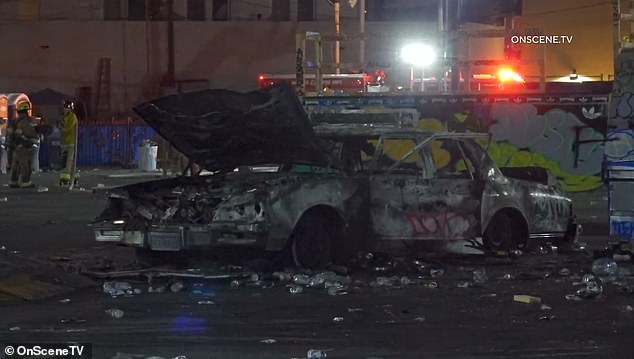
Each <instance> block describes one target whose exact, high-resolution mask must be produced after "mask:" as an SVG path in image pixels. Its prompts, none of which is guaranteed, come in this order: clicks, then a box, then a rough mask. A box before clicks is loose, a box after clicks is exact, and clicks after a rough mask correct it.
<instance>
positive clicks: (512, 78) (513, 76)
mask: <svg viewBox="0 0 634 359" xmlns="http://www.w3.org/2000/svg"><path fill="white" fill-rule="evenodd" d="M497 78H498V80H499V81H500V82H503V83H504V82H522V83H523V82H524V78H522V76H521V75H520V74H518V73H517V72H515V71H514V70H513V69H511V68H509V67H503V68H501V69H499V70H498V73H497Z"/></svg>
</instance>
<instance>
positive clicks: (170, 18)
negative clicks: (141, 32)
mask: <svg viewBox="0 0 634 359" xmlns="http://www.w3.org/2000/svg"><path fill="white" fill-rule="evenodd" d="M174 57H175V53H174V0H167V73H166V74H165V78H164V85H166V86H173V85H174V80H175V69H174Z"/></svg>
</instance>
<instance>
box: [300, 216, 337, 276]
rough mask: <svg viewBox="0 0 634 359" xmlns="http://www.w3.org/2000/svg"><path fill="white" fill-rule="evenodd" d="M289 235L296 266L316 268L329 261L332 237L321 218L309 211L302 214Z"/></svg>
mask: <svg viewBox="0 0 634 359" xmlns="http://www.w3.org/2000/svg"><path fill="white" fill-rule="evenodd" d="M291 236H292V242H291V252H292V255H293V262H294V263H295V265H296V266H298V267H302V268H307V269H316V268H320V267H324V266H325V265H327V264H328V263H329V262H330V249H331V242H332V238H331V234H330V231H329V230H328V228H327V225H326V222H325V221H324V220H323V219H321V218H320V217H318V216H316V215H313V214H310V213H309V214H305V215H303V216H302V218H300V220H299V222H298V223H297V225H296V226H295V229H294V230H293V234H292V235H291Z"/></svg>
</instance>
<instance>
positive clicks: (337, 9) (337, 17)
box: [333, 0, 341, 75]
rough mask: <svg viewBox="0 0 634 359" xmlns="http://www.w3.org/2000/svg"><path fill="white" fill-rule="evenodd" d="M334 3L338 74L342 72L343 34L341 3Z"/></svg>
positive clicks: (334, 1)
mask: <svg viewBox="0 0 634 359" xmlns="http://www.w3.org/2000/svg"><path fill="white" fill-rule="evenodd" d="M333 5H334V7H335V35H337V41H335V65H336V66H337V72H336V73H337V75H338V74H339V73H341V69H340V68H339V64H340V63H341V53H340V50H341V49H340V47H341V46H340V43H339V35H340V34H341V22H340V17H341V3H340V2H339V0H333Z"/></svg>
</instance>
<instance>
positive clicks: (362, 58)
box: [359, 0, 365, 68]
mask: <svg viewBox="0 0 634 359" xmlns="http://www.w3.org/2000/svg"><path fill="white" fill-rule="evenodd" d="M359 33H360V37H361V40H360V41H359V64H360V66H361V68H365V0H359Z"/></svg>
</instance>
